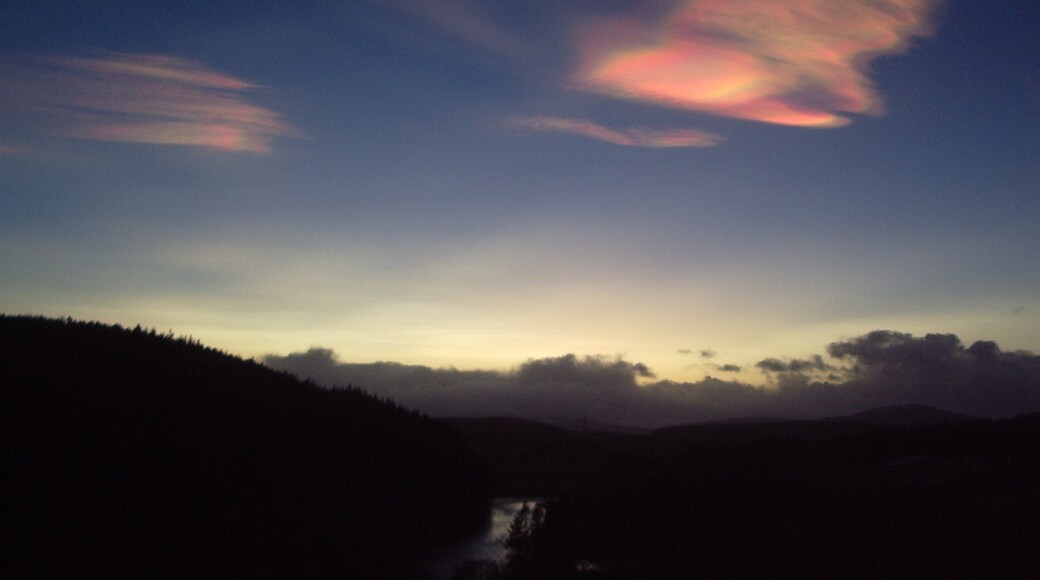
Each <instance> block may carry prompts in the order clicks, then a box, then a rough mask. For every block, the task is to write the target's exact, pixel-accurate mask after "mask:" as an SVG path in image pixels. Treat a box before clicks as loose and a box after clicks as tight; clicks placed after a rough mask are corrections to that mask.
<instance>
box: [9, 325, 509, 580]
mask: <svg viewBox="0 0 1040 580" xmlns="http://www.w3.org/2000/svg"><path fill="white" fill-rule="evenodd" d="M0 340H2V342H0V378H2V380H3V383H4V385H5V386H4V387H3V399H4V411H5V420H4V430H5V437H4V438H5V448H6V462H7V465H6V468H5V473H6V475H5V476H4V499H3V501H4V536H5V537H4V544H5V546H6V548H7V557H6V558H5V560H6V566H7V568H8V571H9V572H11V573H13V574H16V575H17V576H19V577H20V576H26V575H33V576H40V575H51V574H58V575H62V576H113V575H114V576H127V575H132V576H156V575H159V576H183V575H196V576H197V575H205V576H228V575H231V576H242V575H255V574H262V575H290V574H291V575H300V574H303V575H314V574H321V575H327V574H331V573H335V574H336V575H346V576H353V577H393V576H399V577H400V576H407V575H410V574H412V573H413V572H415V570H414V569H413V566H414V565H415V563H416V562H418V561H419V560H420V559H421V558H422V557H423V556H425V555H426V554H427V553H428V552H430V551H431V550H433V549H435V548H437V547H438V546H440V545H442V544H444V543H446V542H449V541H451V539H452V538H454V537H458V536H459V535H461V534H462V533H464V532H467V531H469V530H470V529H471V528H472V527H474V526H477V525H479V524H480V523H481V522H482V521H483V519H484V517H485V516H486V509H487V508H486V502H485V500H486V499H487V495H488V491H489V487H488V485H487V483H486V482H487V481H488V479H487V475H486V473H485V471H484V468H483V465H482V463H481V462H480V461H479V460H478V459H477V458H476V456H475V455H474V454H473V453H471V452H470V451H469V449H468V447H467V446H466V444H465V443H464V442H463V441H462V440H461V439H460V437H459V436H458V435H457V434H456V433H455V432H454V431H452V430H451V429H450V428H449V427H448V426H447V425H445V424H443V423H441V422H438V421H434V420H432V419H429V418H427V417H425V416H423V415H421V414H419V413H416V412H411V411H408V410H406V409H403V408H401V407H398V406H397V405H395V404H393V403H391V402H388V401H382V400H378V399H376V398H373V397H371V396H369V395H367V394H365V393H364V392H362V391H360V390H358V389H355V388H343V389H324V388H319V387H317V386H315V385H314V384H311V383H307V382H302V381H299V380H297V379H296V378H294V377H292V376H290V375H288V374H285V373H280V372H275V371H272V370H270V369H268V368H266V367H264V366H262V365H260V364H257V363H255V362H253V361H244V360H241V359H239V358H236V357H234V356H230V355H228V354H225V353H222V352H219V351H217V350H214V349H212V348H206V347H204V346H202V345H201V344H199V343H198V342H197V341H194V340H191V339H186V338H174V337H173V336H172V334H165V335H164V334H157V333H156V332H155V331H154V330H153V331H147V330H144V329H141V328H140V327H138V328H135V329H126V328H122V327H120V326H110V325H105V324H101V323H87V322H76V321H72V320H71V319H70V320H53V319H44V318H37V317H24V316H2V317H0Z"/></svg>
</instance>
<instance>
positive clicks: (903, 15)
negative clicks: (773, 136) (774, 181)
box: [572, 0, 935, 127]
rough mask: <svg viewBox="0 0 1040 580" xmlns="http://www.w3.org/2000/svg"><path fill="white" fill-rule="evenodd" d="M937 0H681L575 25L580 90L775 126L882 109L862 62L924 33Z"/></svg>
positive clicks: (833, 120)
mask: <svg viewBox="0 0 1040 580" xmlns="http://www.w3.org/2000/svg"><path fill="white" fill-rule="evenodd" d="M934 4H935V0H844V1H841V2H835V1H833V0H683V1H681V2H678V3H677V4H676V5H675V7H674V8H673V9H672V10H670V11H668V12H667V13H665V14H664V15H663V16H659V17H657V18H651V19H647V18H645V17H640V16H620V17H612V18H600V19H596V20H594V21H589V22H586V23H585V24H584V25H582V26H581V27H580V29H579V31H578V45H579V58H580V63H581V65H580V67H579V68H578V70H577V71H576V72H575V73H574V75H573V77H572V81H573V83H574V85H575V86H576V87H578V88H580V89H583V90H588V91H593V92H597V93H603V94H608V95H612V96H615V97H619V98H623V99H632V100H638V101H644V102H649V103H655V104H660V105H666V106H670V107H677V108H682V109H688V110H693V111H700V112H704V113H709V114H713V115H720V116H726V117H735V118H739V119H747V120H752V121H760V122H765V123H776V124H782V125H796V126H812V127H834V126H840V125H844V124H847V123H848V122H849V119H848V117H846V116H845V114H846V113H866V114H879V113H880V112H881V111H882V100H881V96H880V95H879V94H878V92H877V91H876V90H875V88H874V84H873V82H872V81H871V79H870V69H869V67H870V63H871V61H873V60H874V59H875V58H877V57H879V56H884V55H889V54H897V53H901V52H903V51H905V50H906V49H907V47H908V46H909V44H910V42H911V41H912V40H913V38H914V37H918V36H923V35H926V34H928V33H929V32H930V24H929V16H930V14H931V12H932V8H933V6H934Z"/></svg>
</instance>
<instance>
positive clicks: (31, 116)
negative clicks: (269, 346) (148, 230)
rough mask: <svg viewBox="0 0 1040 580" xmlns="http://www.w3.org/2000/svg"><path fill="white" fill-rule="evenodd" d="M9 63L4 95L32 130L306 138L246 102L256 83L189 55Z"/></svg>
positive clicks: (267, 141) (243, 145) (252, 144)
mask: <svg viewBox="0 0 1040 580" xmlns="http://www.w3.org/2000/svg"><path fill="white" fill-rule="evenodd" d="M5 68H9V70H8V71H5V75H4V76H5V77H7V78H8V79H10V83H9V85H8V86H7V87H6V88H5V89H4V92H5V99H7V100H8V101H9V102H10V103H11V106H12V108H13V109H15V110H17V111H19V112H21V113H22V114H23V115H24V116H25V117H26V118H27V119H28V124H29V125H31V126H32V127H30V128H31V129H37V130H42V131H44V132H47V133H51V134H55V135H61V136H67V137H75V138H80V139H88V140H97V141H123V142H132V143H162V144H171V145H196V146H203V147H211V148H214V149H222V150H225V151H249V152H252V153H269V152H270V151H271V141H272V140H273V139H274V138H275V137H298V136H301V133H300V131H298V130H297V129H295V128H294V127H293V126H291V125H290V124H288V123H286V122H285V121H283V120H282V118H281V116H280V115H279V114H278V113H275V112H273V111H270V110H268V109H265V108H263V107H258V106H255V105H250V104H249V103H247V102H245V101H244V100H243V99H242V93H243V92H245V91H247V90H249V89H255V88H257V87H256V85H253V84H250V83H248V82H245V81H242V80H239V79H236V78H233V77H230V76H227V75H223V74H221V73H218V72H215V71H212V70H209V69H207V68H206V67H204V66H202V65H200V64H198V63H196V62H193V61H191V60H188V59H183V58H177V57H172V56H164V55H148V54H108V55H105V56H102V57H99V58H79V57H35V58H31V59H28V60H25V61H23V62H18V63H15V64H13V65H11V66H10V67H5ZM7 73H10V74H7Z"/></svg>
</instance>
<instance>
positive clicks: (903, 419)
mask: <svg viewBox="0 0 1040 580" xmlns="http://www.w3.org/2000/svg"><path fill="white" fill-rule="evenodd" d="M836 419H844V420H849V421H859V422H862V423H870V424H872V425H888V426H907V427H910V426H914V425H939V424H942V423H952V422H959V421H974V420H978V419H977V418H976V417H972V416H970V415H963V414H961V413H953V412H950V411H943V410H942V409H936V408H935V407H928V406H925V405H892V406H888V407H879V408H876V409H868V410H866V411H862V412H859V413H855V414H853V415H849V416H847V417H839V418H836Z"/></svg>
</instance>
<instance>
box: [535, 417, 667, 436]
mask: <svg viewBox="0 0 1040 580" xmlns="http://www.w3.org/2000/svg"><path fill="white" fill-rule="evenodd" d="M535 420H536V421H539V422H541V423H546V424H548V425H554V426H556V427H562V428H564V429H567V430H568V431H579V432H588V431H591V432H596V433H618V434H623V435H646V434H647V433H649V432H650V431H652V429H647V428H644V427H633V426H631V425H617V424H614V423H604V422H603V421H596V420H595V419H582V418H578V417H538V418H536V419H535Z"/></svg>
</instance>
